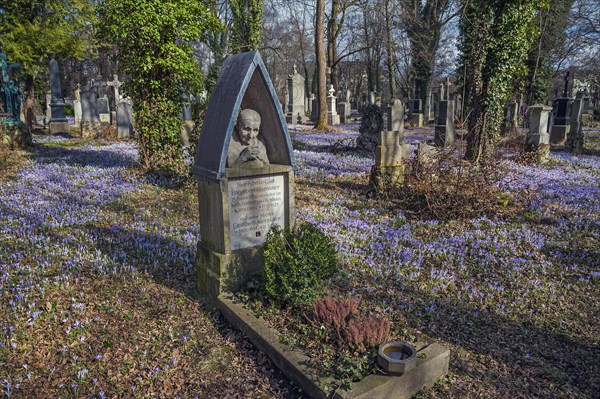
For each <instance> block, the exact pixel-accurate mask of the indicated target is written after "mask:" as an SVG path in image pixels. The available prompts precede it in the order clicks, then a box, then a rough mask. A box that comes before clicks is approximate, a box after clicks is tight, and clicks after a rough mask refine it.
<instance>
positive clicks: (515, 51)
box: [460, 0, 547, 163]
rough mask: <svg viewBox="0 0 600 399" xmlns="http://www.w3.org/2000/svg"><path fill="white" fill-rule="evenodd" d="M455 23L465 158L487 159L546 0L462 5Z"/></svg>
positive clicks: (476, 0)
mask: <svg viewBox="0 0 600 399" xmlns="http://www.w3.org/2000/svg"><path fill="white" fill-rule="evenodd" d="M464 7H465V9H464V13H463V16H462V18H461V22H460V30H461V51H462V58H461V63H462V68H463V71H464V73H463V74H462V75H463V76H464V82H462V84H463V86H464V87H463V89H464V90H463V91H464V93H465V96H466V99H465V100H466V101H465V105H466V107H467V110H466V113H465V114H466V115H467V129H468V132H467V137H466V140H467V149H466V153H465V158H467V159H469V160H471V161H473V162H475V163H477V162H479V161H481V160H482V157H485V156H489V155H492V154H493V152H494V147H495V144H496V142H497V140H498V138H499V136H500V123H501V121H502V113H503V110H504V103H505V101H506V100H508V99H509V98H510V96H511V95H512V92H513V89H514V85H513V82H514V81H515V79H516V78H517V77H518V76H522V75H524V74H525V72H526V67H525V59H526V55H527V52H528V50H529V49H530V47H531V45H532V43H533V41H534V40H535V38H536V35H537V34H538V30H537V26H536V24H535V23H533V22H534V20H535V17H536V15H537V13H538V12H539V10H540V9H542V8H544V7H547V0H504V1H493V2H490V1H488V0H471V1H466V0H465V1H464Z"/></svg>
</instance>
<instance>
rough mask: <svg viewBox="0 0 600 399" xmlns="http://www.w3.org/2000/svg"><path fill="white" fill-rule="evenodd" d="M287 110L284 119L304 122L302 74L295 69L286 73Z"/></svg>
mask: <svg viewBox="0 0 600 399" xmlns="http://www.w3.org/2000/svg"><path fill="white" fill-rule="evenodd" d="M287 91H288V98H287V110H286V111H287V112H286V114H285V121H286V122H287V123H304V122H306V115H305V113H306V110H305V108H304V99H305V96H304V76H302V75H300V74H299V73H298V72H297V71H296V65H294V72H293V73H292V74H290V75H288V79H287Z"/></svg>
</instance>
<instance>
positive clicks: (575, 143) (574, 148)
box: [565, 97, 584, 154]
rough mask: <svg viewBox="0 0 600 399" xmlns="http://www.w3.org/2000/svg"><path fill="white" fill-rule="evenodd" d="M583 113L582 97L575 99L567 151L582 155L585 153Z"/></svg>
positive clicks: (566, 144) (566, 145)
mask: <svg viewBox="0 0 600 399" xmlns="http://www.w3.org/2000/svg"><path fill="white" fill-rule="evenodd" d="M582 111H583V102H582V100H581V97H578V98H575V99H574V100H573V103H572V104H571V129H570V131H569V135H568V136H567V140H566V142H565V150H567V151H571V152H574V153H576V154H581V153H582V152H583V141H584V135H583V129H582V126H581V125H582V123H581V115H582Z"/></svg>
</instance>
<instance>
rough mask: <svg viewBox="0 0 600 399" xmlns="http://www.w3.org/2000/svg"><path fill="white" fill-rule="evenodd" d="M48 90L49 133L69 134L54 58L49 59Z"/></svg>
mask: <svg viewBox="0 0 600 399" xmlns="http://www.w3.org/2000/svg"><path fill="white" fill-rule="evenodd" d="M50 92H51V102H50V114H51V118H50V121H49V123H48V127H49V129H50V134H69V132H70V129H69V122H68V120H67V117H66V114H65V101H64V98H63V95H62V89H61V85H60V73H59V71H58V63H57V62H56V60H54V59H52V60H51V61H50Z"/></svg>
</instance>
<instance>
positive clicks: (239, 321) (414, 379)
mask: <svg viewBox="0 0 600 399" xmlns="http://www.w3.org/2000/svg"><path fill="white" fill-rule="evenodd" d="M216 306H217V308H218V309H219V310H220V311H221V313H222V314H223V316H225V318H226V319H227V320H228V321H229V323H231V324H232V325H233V326H234V327H236V328H237V329H238V330H240V331H242V332H243V333H244V335H246V337H248V339H249V340H250V342H252V344H253V345H254V346H255V347H256V348H258V349H259V350H261V351H262V352H264V353H266V354H267V356H268V357H269V358H270V359H271V361H272V362H273V363H274V364H275V366H276V367H277V368H279V370H281V371H282V372H283V373H284V374H285V375H286V376H288V377H289V378H290V379H291V380H293V381H294V382H295V383H296V384H297V385H298V386H299V387H300V388H301V389H302V390H303V391H304V392H305V393H306V394H308V395H309V396H310V397H311V398H315V399H326V398H333V399H377V398H381V399H410V398H412V397H413V395H415V394H416V393H417V392H419V391H420V390H421V389H423V388H428V387H431V386H433V385H434V384H435V383H436V381H438V380H439V379H440V378H442V377H444V376H445V375H446V374H447V373H448V365H449V362H450V350H449V349H447V348H445V347H444V346H442V345H440V344H438V343H432V344H429V345H427V344H424V343H416V344H415V347H416V348H417V365H416V366H415V368H413V369H411V370H409V371H407V372H406V373H404V374H402V375H401V376H391V375H383V374H371V375H369V376H367V377H365V378H363V379H362V380H361V381H358V382H355V383H353V384H352V387H351V389H350V390H344V389H341V388H338V389H337V390H336V391H335V392H333V393H331V392H330V393H327V392H325V391H324V390H323V387H324V386H326V385H328V384H331V382H332V380H331V379H327V378H323V377H322V376H320V375H319V373H318V372H317V371H316V370H314V369H312V368H311V367H310V363H309V358H308V357H307V356H306V355H304V354H303V353H301V352H299V351H298V350H295V349H293V348H292V347H291V346H290V345H287V344H284V343H282V342H281V341H280V339H279V338H280V334H279V332H278V331H277V330H275V329H274V328H273V327H271V326H270V325H269V324H268V323H267V321H265V320H264V319H262V318H258V317H256V316H254V314H253V313H252V311H251V310H249V309H246V308H245V307H244V305H243V304H242V303H241V302H240V301H236V300H235V299H234V298H233V296H232V294H230V293H224V294H221V295H219V297H217V299H216Z"/></svg>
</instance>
